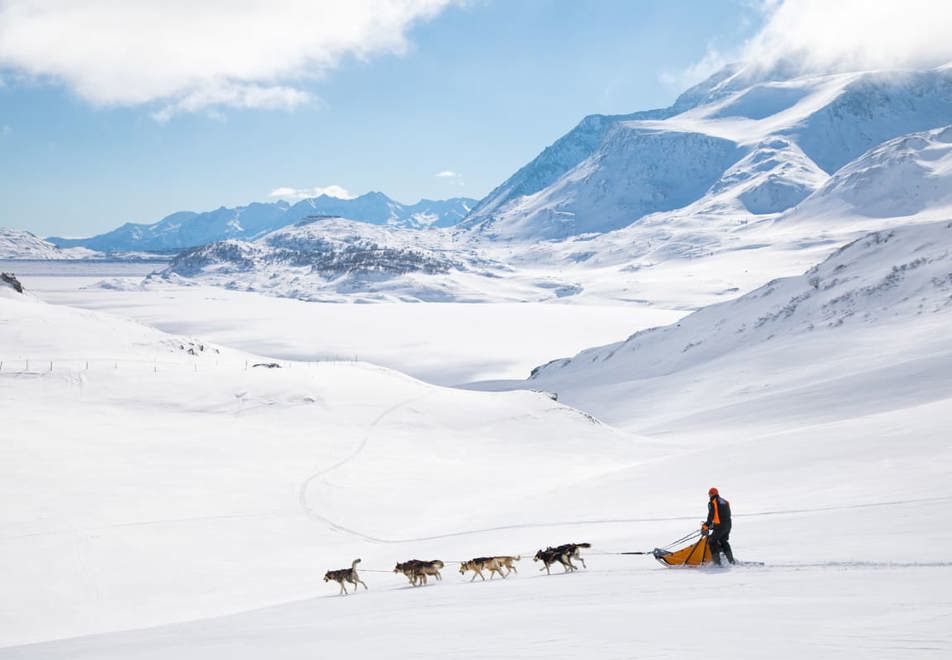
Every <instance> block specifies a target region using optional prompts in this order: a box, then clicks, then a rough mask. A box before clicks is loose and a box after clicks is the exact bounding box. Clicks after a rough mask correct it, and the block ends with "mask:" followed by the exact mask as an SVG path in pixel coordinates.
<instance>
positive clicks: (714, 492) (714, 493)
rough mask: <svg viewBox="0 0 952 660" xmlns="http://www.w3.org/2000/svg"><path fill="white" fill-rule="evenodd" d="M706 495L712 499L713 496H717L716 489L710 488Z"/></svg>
mask: <svg viewBox="0 0 952 660" xmlns="http://www.w3.org/2000/svg"><path fill="white" fill-rule="evenodd" d="M707 494H708V495H710V496H711V497H714V496H715V495H717V489H716V488H714V487H713V486H711V489H710V490H709V491H707Z"/></svg>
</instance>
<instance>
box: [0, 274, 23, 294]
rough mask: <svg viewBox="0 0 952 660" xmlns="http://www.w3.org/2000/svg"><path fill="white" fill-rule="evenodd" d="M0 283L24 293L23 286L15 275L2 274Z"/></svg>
mask: <svg viewBox="0 0 952 660" xmlns="http://www.w3.org/2000/svg"><path fill="white" fill-rule="evenodd" d="M0 282H3V284H5V285H7V286H9V287H11V288H12V289H13V290H14V291H16V292H17V293H23V285H22V284H20V280H18V279H17V277H16V275H14V274H13V273H0Z"/></svg>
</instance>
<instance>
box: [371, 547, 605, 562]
mask: <svg viewBox="0 0 952 660" xmlns="http://www.w3.org/2000/svg"><path fill="white" fill-rule="evenodd" d="M575 545H577V546H578V547H580V548H591V547H592V544H591V543H576V544H575ZM358 561H359V560H358Z"/></svg>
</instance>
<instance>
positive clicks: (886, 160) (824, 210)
mask: <svg viewBox="0 0 952 660" xmlns="http://www.w3.org/2000/svg"><path fill="white" fill-rule="evenodd" d="M950 206H952V125H950V126H944V127H941V128H936V129H934V130H931V131H923V132H919V133H911V134H909V135H903V136H901V137H898V138H895V139H892V140H888V141H886V142H884V143H883V144H881V145H879V146H877V147H875V148H873V149H870V150H869V151H868V152H866V153H865V154H863V155H862V156H860V157H859V158H857V159H856V160H854V161H852V162H851V163H849V164H848V165H845V166H844V167H842V168H841V169H839V170H838V171H837V172H836V174H835V175H833V176H832V177H831V178H830V179H829V181H827V182H826V183H825V185H823V186H822V187H821V188H820V189H818V190H817V191H816V192H815V193H814V194H813V195H812V196H811V197H810V198H809V199H808V200H807V201H806V202H804V204H803V205H802V206H801V208H799V209H796V211H795V212H794V213H791V214H790V215H791V218H793V219H796V220H800V221H803V220H807V219H809V220H811V221H814V222H817V221H827V220H832V221H833V222H835V221H836V220H835V219H834V217H835V216H839V217H841V218H842V217H857V216H858V217H866V218H890V217H905V216H915V215H918V214H923V213H926V214H931V215H939V216H941V215H943V214H948V213H949V210H950V209H949V207H950Z"/></svg>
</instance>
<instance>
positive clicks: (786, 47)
mask: <svg viewBox="0 0 952 660" xmlns="http://www.w3.org/2000/svg"><path fill="white" fill-rule="evenodd" d="M748 7H751V8H752V9H754V12H755V14H759V15H760V17H761V27H760V29H759V30H758V31H757V32H756V33H755V34H754V36H753V37H751V38H750V39H749V40H747V41H746V42H744V43H741V44H738V46H737V47H736V48H735V49H733V50H727V51H721V50H718V49H715V48H710V49H708V51H707V53H706V54H705V55H704V57H703V58H702V59H701V60H700V61H698V62H697V63H695V64H694V65H692V66H691V67H688V68H687V69H684V70H682V71H680V72H677V73H669V72H665V73H662V74H661V76H660V79H661V81H662V82H664V83H666V84H669V85H672V86H677V87H679V88H680V89H684V88H685V87H688V86H690V85H692V84H694V83H696V82H699V81H701V80H703V79H704V78H706V77H708V76H709V75H711V74H712V73H714V72H715V71H716V70H717V69H718V68H720V67H721V66H723V65H724V64H726V63H728V62H747V63H749V64H750V65H752V66H755V67H760V68H769V67H772V66H774V65H777V64H784V65H785V66H790V67H795V68H798V69H800V70H804V71H851V70H856V71H859V70H868V69H882V68H890V69H897V68H915V67H932V66H938V65H940V64H945V63H947V62H950V61H952V37H950V36H949V35H950V34H952V2H941V1H936V0H836V1H835V2H831V1H830V0H761V1H760V2H755V3H752V4H749V5H748Z"/></svg>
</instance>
